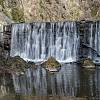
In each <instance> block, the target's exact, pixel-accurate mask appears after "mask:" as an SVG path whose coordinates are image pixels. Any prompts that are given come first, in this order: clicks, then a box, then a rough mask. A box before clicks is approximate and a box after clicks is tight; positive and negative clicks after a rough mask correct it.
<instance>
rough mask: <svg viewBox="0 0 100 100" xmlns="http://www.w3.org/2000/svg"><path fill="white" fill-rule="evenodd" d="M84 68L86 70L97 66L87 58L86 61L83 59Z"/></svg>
mask: <svg viewBox="0 0 100 100" xmlns="http://www.w3.org/2000/svg"><path fill="white" fill-rule="evenodd" d="M82 67H84V68H95V67H96V66H95V64H94V63H93V60H92V59H90V58H86V59H83V61H82Z"/></svg>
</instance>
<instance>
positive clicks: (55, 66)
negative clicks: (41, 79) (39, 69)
mask: <svg viewBox="0 0 100 100" xmlns="http://www.w3.org/2000/svg"><path fill="white" fill-rule="evenodd" d="M42 65H43V67H44V68H46V69H47V70H48V71H50V72H56V71H58V70H59V69H60V67H61V64H60V63H59V62H58V61H57V60H56V59H55V58H53V57H50V58H49V59H48V60H47V61H45V62H44V63H43V64H42Z"/></svg>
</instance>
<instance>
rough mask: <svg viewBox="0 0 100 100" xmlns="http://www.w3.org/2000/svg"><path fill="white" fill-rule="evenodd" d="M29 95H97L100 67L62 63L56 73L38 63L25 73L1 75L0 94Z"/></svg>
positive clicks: (99, 94) (99, 85)
mask: <svg viewBox="0 0 100 100" xmlns="http://www.w3.org/2000/svg"><path fill="white" fill-rule="evenodd" d="M12 93H13V94H20V95H21V94H24V95H32V96H50V95H52V96H57V95H58V96H75V97H87V96H88V97H100V69H99V68H98V69H96V70H92V71H89V70H85V69H81V68H80V66H79V65H77V64H63V65H62V68H61V70H60V71H59V72H57V73H49V72H48V71H46V70H45V69H44V68H42V67H41V66H38V67H37V68H35V69H28V70H27V71H26V72H25V74H24V75H20V76H18V75H16V74H12V75H10V74H7V75H6V74H5V75H1V76H0V97H1V96H4V95H7V94H12Z"/></svg>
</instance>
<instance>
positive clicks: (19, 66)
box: [6, 56, 35, 73]
mask: <svg viewBox="0 0 100 100" xmlns="http://www.w3.org/2000/svg"><path fill="white" fill-rule="evenodd" d="M34 65H35V64H34V63H30V62H28V63H27V62H26V61H24V60H23V59H22V58H20V57H19V56H16V57H9V58H8V60H7V62H6V67H7V68H9V69H10V70H11V71H14V72H19V73H20V72H24V71H25V70H26V69H28V68H30V67H33V66H34Z"/></svg>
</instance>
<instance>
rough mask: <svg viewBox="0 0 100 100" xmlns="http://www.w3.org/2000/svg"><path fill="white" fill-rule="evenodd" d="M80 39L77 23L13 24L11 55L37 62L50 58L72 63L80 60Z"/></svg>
mask: <svg viewBox="0 0 100 100" xmlns="http://www.w3.org/2000/svg"><path fill="white" fill-rule="evenodd" d="M79 39H80V38H79V33H78V32H77V28H76V22H70V21H68V22H55V23H52V22H51V23H49V22H46V23H45V22H44V23H35V22H34V23H30V24H27V23H26V24H24V23H22V24H13V25H12V39H11V52H10V55H11V56H21V57H22V58H24V59H26V60H32V61H35V62H38V61H44V60H47V59H48V58H49V57H50V56H52V57H55V58H56V59H57V60H58V61H60V62H72V61H76V60H77V59H78V51H79V50H78V49H79V47H80V46H79V45H80V42H79Z"/></svg>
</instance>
